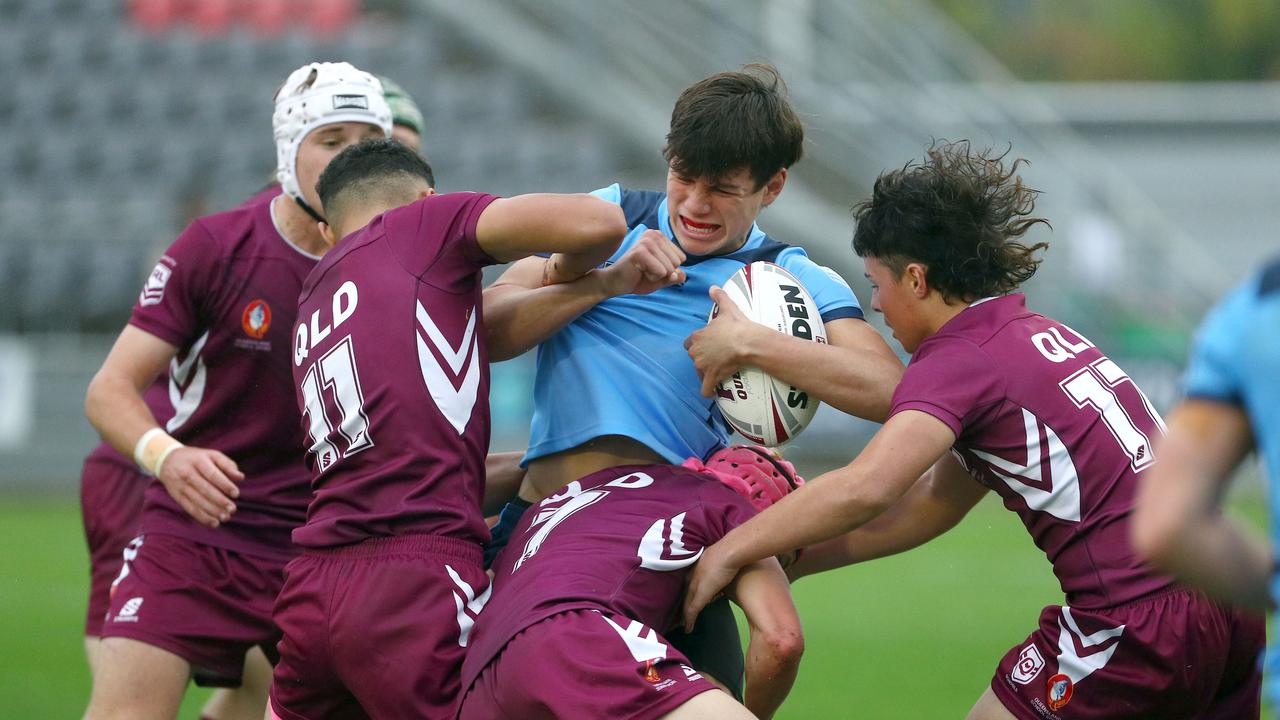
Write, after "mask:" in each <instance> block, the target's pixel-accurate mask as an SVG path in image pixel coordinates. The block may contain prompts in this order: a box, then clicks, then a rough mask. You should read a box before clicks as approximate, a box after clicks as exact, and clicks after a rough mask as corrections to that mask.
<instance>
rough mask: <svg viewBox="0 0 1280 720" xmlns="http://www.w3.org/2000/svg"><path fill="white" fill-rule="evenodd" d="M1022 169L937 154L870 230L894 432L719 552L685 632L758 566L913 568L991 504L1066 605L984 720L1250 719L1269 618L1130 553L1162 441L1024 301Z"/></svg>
mask: <svg viewBox="0 0 1280 720" xmlns="http://www.w3.org/2000/svg"><path fill="white" fill-rule="evenodd" d="M1018 164H1019V163H1018V162H1014V163H1012V164H1010V165H1006V164H1005V162H1004V158H1003V156H992V155H991V154H989V153H985V152H977V151H974V150H973V149H972V148H970V146H969V145H968V143H963V142H962V143H955V144H950V143H940V144H938V145H935V146H934V147H933V148H932V149H931V150H930V152H929V154H928V156H927V158H926V159H925V160H924V161H923V162H921V163H913V164H910V165H908V166H906V167H905V168H903V169H901V170H895V171H892V172H888V173H885V174H882V175H881V176H880V177H879V179H878V180H877V181H876V184H875V188H874V191H873V194H872V196H871V198H870V199H868V200H866V201H865V202H863V203H861V204H859V205H858V206H857V208H856V210H855V218H856V220H857V230H856V232H855V234H854V250H855V252H857V254H858V255H859V256H861V257H862V258H863V259H864V263H865V267H866V272H867V276H868V277H869V278H870V279H871V282H872V283H873V285H874V286H875V291H874V294H873V296H872V306H873V307H874V308H875V309H877V310H880V311H882V312H883V313H884V315H885V321H886V322H887V323H888V325H889V326H890V327H891V328H892V329H893V333H894V337H896V338H897V339H898V341H899V342H901V343H902V346H903V348H904V349H905V350H906V351H907V352H910V353H912V358H911V362H910V363H909V364H908V366H907V370H906V373H905V375H904V376H903V378H902V382H901V383H900V384H899V385H898V388H897V390H896V391H895V392H894V395H893V408H892V410H891V413H890V417H889V420H888V421H887V422H886V423H885V425H884V427H883V428H882V429H881V430H880V431H879V432H878V433H876V435H875V437H873V438H872V440H871V442H870V443H869V444H868V445H867V447H866V448H865V449H864V450H863V451H862V453H861V454H859V455H858V457H857V458H856V459H854V461H853V462H852V463H850V464H849V465H848V466H847V467H844V468H840V469H837V470H835V471H832V472H830V473H828V474H826V475H823V476H821V477H819V478H817V479H816V480H814V481H812V482H810V483H809V484H808V485H807V486H806V487H805V488H802V489H801V490H800V491H799V492H797V493H794V494H793V495H791V496H789V497H788V498H786V499H784V500H783V501H782V502H780V503H778V504H777V506H775V507H771V508H769V509H767V510H766V511H764V512H763V513H761V514H760V515H759V516H757V517H756V518H754V519H752V520H750V521H748V522H747V523H746V524H744V525H742V526H740V527H738V528H737V529H735V530H733V531H732V532H730V533H729V534H728V535H726V536H725V538H724V539H723V540H721V541H720V542H718V543H716V544H715V545H713V546H712V547H710V548H708V549H707V551H706V553H705V554H704V555H703V557H702V559H701V560H700V561H699V564H698V566H697V567H696V568H695V570H694V572H693V575H692V579H691V581H690V584H689V592H688V596H687V598H686V607H685V621H686V623H691V622H692V621H693V619H694V618H695V617H696V615H697V613H698V611H699V610H700V609H701V608H702V607H703V606H704V605H705V604H706V603H707V602H708V601H709V600H710V599H711V598H712V597H714V596H715V594H716V593H718V592H719V591H720V589H721V588H722V587H724V586H725V585H726V584H727V583H728V582H729V581H731V580H732V579H733V577H735V576H736V574H737V572H738V571H739V570H740V569H741V568H742V567H746V566H747V565H749V564H750V563H752V562H755V561H756V560H759V559H760V558H764V557H769V556H771V555H776V554H778V553H784V552H788V551H792V550H795V549H796V548H802V547H803V548H805V550H804V551H803V554H802V556H801V557H800V558H799V560H798V561H797V562H796V564H795V565H794V566H793V568H792V574H793V575H794V576H802V575H805V574H808V573H812V572H817V571H820V570H828V569H831V568H835V567H841V566H844V565H848V564H851V563H855V562H862V561H866V560H871V559H874V558H877V557H883V556H885V555H891V554H894V553H898V552H903V551H906V550H909V549H911V548H914V547H916V546H918V545H921V544H923V543H925V542H928V541H929V540H931V539H933V538H935V537H937V536H938V535H941V534H942V533H944V532H946V531H947V530H949V529H950V528H952V527H953V526H955V524H956V523H958V522H959V521H960V520H961V519H962V518H963V517H964V515H965V514H966V513H967V512H968V511H969V510H970V509H971V508H973V506H974V505H975V504H976V503H977V502H978V501H979V500H980V499H981V498H982V497H983V496H984V495H985V494H986V493H987V491H988V490H995V491H996V492H997V493H998V494H999V495H1000V496H1001V498H1002V499H1003V500H1004V503H1005V506H1006V507H1008V508H1009V509H1010V510H1012V511H1014V512H1016V513H1018V515H1019V517H1020V518H1021V519H1022V521H1023V524H1024V525H1025V526H1026V528H1027V530H1028V532H1029V533H1030V534H1031V536H1032V539H1033V540H1034V541H1035V542H1036V544H1037V546H1039V547H1040V549H1041V550H1042V551H1044V553H1045V555H1046V556H1047V558H1048V559H1049V561H1050V562H1051V563H1052V565H1053V570H1054V574H1055V575H1057V577H1058V579H1059V582H1060V583H1061V585H1062V590H1063V592H1064V594H1065V595H1066V604H1065V605H1062V606H1050V607H1047V608H1045V609H1044V611H1043V612H1042V614H1041V616H1040V623H1039V628H1038V629H1037V630H1036V631H1034V632H1033V633H1032V634H1031V635H1030V637H1028V638H1027V640H1026V641H1024V642H1022V643H1020V644H1019V645H1018V646H1016V647H1014V648H1013V649H1012V650H1010V651H1009V652H1008V654H1007V655H1005V656H1004V658H1003V659H1002V660H1001V661H1000V664H999V667H998V669H997V670H996V673H995V676H994V677H993V678H992V681H991V685H990V687H988V688H987V690H986V691H985V692H984V693H983V694H982V695H981V697H979V699H978V701H977V703H976V704H975V706H974V707H973V709H972V710H971V711H970V714H969V717H970V718H973V719H975V720H978V719H984V720H985V719H988V718H991V719H997V718H999V719H1006V718H1019V719H1021V720H1033V719H1034V720H1044V719H1046V718H1091V719H1092V718H1116V717H1124V718H1170V719H1171V718H1223V719H1225V718H1244V717H1257V716H1258V712H1259V682H1260V676H1259V672H1258V669H1257V667H1256V658H1257V655H1258V651H1259V650H1260V648H1261V644H1262V640H1263V626H1262V622H1261V620H1260V619H1259V618H1257V617H1255V616H1253V615H1248V614H1244V613H1242V612H1240V611H1237V610H1234V609H1232V608H1230V607H1227V606H1223V605H1220V604H1217V603H1215V602H1212V601H1210V600H1209V599H1207V598H1205V597H1204V596H1202V595H1200V594H1199V593H1197V592H1195V591H1192V590H1189V589H1187V588H1184V587H1181V586H1178V585H1176V584H1175V583H1174V581H1173V579H1172V578H1170V577H1169V576H1167V575H1164V574H1162V573H1160V572H1158V571H1156V570H1155V569H1153V568H1152V567H1150V566H1149V565H1147V564H1146V563H1145V562H1144V561H1143V560H1142V558H1140V557H1139V556H1138V554H1137V553H1136V552H1135V550H1134V548H1133V545H1132V544H1131V542H1130V538H1129V531H1130V513H1131V511H1132V509H1133V502H1134V495H1135V492H1136V490H1137V484H1138V477H1139V475H1140V474H1141V473H1143V472H1145V471H1147V470H1148V469H1149V468H1151V467H1152V466H1153V464H1154V463H1156V462H1163V461H1167V460H1160V459H1159V456H1158V453H1159V450H1158V449H1156V450H1155V451H1154V452H1153V448H1152V446H1153V443H1154V442H1155V441H1156V440H1158V439H1159V438H1160V436H1161V435H1162V434H1163V431H1164V428H1163V424H1162V422H1161V420H1160V418H1159V416H1158V415H1157V414H1156V412H1155V410H1154V409H1153V408H1152V406H1151V403H1150V402H1148V400H1147V398H1146V396H1145V395H1143V393H1142V391H1141V390H1140V389H1139V388H1138V387H1137V385H1136V384H1135V383H1134V382H1133V380H1132V379H1130V378H1129V376H1127V375H1126V374H1125V373H1124V372H1123V370H1121V369H1120V367H1119V366H1118V365H1117V364H1116V363H1115V362H1113V361H1112V360H1110V359H1109V358H1107V357H1106V356H1105V355H1103V354H1102V353H1101V352H1100V351H1099V350H1098V349H1097V348H1096V347H1095V346H1094V345H1093V343H1091V342H1089V340H1087V339H1086V338H1084V337H1082V336H1081V335H1080V334H1078V333H1076V332H1075V331H1073V330H1072V329H1071V328H1069V327H1067V326H1066V325H1064V324H1062V323H1060V322H1057V321H1055V320H1052V319H1050V318H1047V317H1044V316H1042V315H1038V314H1036V313H1033V312H1031V311H1030V310H1028V309H1027V307H1026V302H1025V298H1024V296H1023V295H1022V294H1020V293H1015V292H1013V291H1014V290H1016V289H1017V287H1018V286H1019V285H1020V284H1021V283H1023V282H1025V281H1026V280H1027V279H1029V278H1030V277H1031V276H1032V275H1033V274H1034V272H1035V270H1036V268H1037V266H1038V264H1039V262H1040V261H1039V259H1038V258H1036V257H1035V253H1036V252H1037V251H1040V250H1042V249H1044V248H1045V247H1046V245H1045V244H1044V243H1037V244H1034V245H1026V244H1024V243H1023V242H1021V238H1022V237H1023V235H1024V234H1025V233H1026V232H1027V231H1028V230H1029V229H1031V228H1032V227H1033V226H1034V225H1036V224H1039V223H1044V222H1045V221H1044V220H1043V219H1042V218H1037V217H1032V216H1031V215H1030V214H1031V212H1033V209H1034V200H1035V191H1034V190H1031V189H1029V188H1027V187H1026V186H1025V185H1024V184H1023V182H1022V179H1021V177H1020V176H1019V175H1018V174H1017V169H1018Z"/></svg>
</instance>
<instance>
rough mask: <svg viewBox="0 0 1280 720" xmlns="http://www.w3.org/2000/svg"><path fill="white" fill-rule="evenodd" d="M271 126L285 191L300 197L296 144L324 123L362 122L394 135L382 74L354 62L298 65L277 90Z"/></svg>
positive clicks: (277, 163) (277, 170)
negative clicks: (379, 79)
mask: <svg viewBox="0 0 1280 720" xmlns="http://www.w3.org/2000/svg"><path fill="white" fill-rule="evenodd" d="M275 102H276V109H275V113H274V114H272V116H271V127H272V130H273V131H274V135H275V140H276V178H277V179H279V180H280V186H281V187H282V188H284V191H285V193H287V194H288V195H289V196H290V197H293V198H295V199H302V189H301V188H300V187H299V186H298V173H297V166H298V146H300V145H301V144H302V139H303V138H305V137H306V136H307V133H309V132H311V131H312V130H315V129H316V128H318V127H321V126H323V125H333V124H334V123H342V122H362V123H369V124H370V125H377V126H378V127H380V128H382V132H383V133H384V134H385V135H386V136H387V137H390V136H391V108H390V107H388V106H387V101H386V98H384V97H383V95H382V83H380V82H378V78H376V77H374V76H373V75H370V74H369V73H367V72H364V71H363V70H358V69H356V67H355V66H353V65H351V64H350V63H345V62H336V63H310V64H308V65H303V66H302V67H300V68H298V69H297V70H294V71H293V72H292V73H290V74H289V77H288V79H286V80H285V81H284V84H283V85H281V86H280V89H279V90H277V91H276V99H275Z"/></svg>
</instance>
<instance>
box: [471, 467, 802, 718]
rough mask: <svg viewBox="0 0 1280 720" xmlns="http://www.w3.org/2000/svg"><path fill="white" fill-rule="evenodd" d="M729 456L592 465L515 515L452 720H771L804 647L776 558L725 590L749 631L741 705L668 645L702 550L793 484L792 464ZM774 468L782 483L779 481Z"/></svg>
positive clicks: (795, 481) (474, 634)
mask: <svg viewBox="0 0 1280 720" xmlns="http://www.w3.org/2000/svg"><path fill="white" fill-rule="evenodd" d="M735 451H736V452H738V453H739V454H740V455H745V458H743V457H739V458H736V460H737V462H732V461H731V462H723V463H712V464H711V467H705V466H702V465H701V464H700V463H699V464H698V465H697V467H698V468H701V469H702V471H703V472H698V471H695V470H691V469H689V468H685V467H679V466H674V465H635V466H625V467H617V468H610V469H607V470H602V471H600V472H597V473H593V474H591V475H588V476H586V477H584V478H582V479H580V480H575V481H573V482H571V483H569V485H568V486H566V487H565V488H564V489H562V490H561V491H560V492H558V493H556V494H555V495H552V496H551V497H548V498H547V499H545V500H543V501H541V502H540V503H538V504H537V505H536V506H535V507H534V508H533V509H531V510H530V511H529V512H527V513H525V514H524V517H523V519H522V520H521V522H520V524H519V525H518V526H517V528H516V531H515V533H514V534H513V539H512V542H511V543H510V544H509V545H508V546H507V548H506V549H505V550H504V551H503V553H502V554H501V555H500V556H499V558H498V560H497V563H496V564H495V566H494V570H495V572H494V580H493V592H492V595H491V596H490V598H489V602H488V603H487V604H486V606H485V610H484V612H482V613H481V614H480V618H479V619H478V620H477V621H476V625H475V627H474V628H473V630H472V636H471V642H470V648H469V650H468V652H467V658H466V660H465V661H464V662H463V668H462V688H463V699H462V702H461V704H460V710H459V714H458V717H459V718H461V719H462V720H500V719H501V718H509V717H518V718H522V719H524V720H535V719H536V718H547V719H548V720H550V719H552V718H613V719H615V720H649V719H650V718H668V719H670V720H675V719H677V718H707V719H709V720H723V719H725V718H752V717H761V718H768V717H771V716H772V715H773V713H774V711H775V710H777V709H778V706H779V705H781V703H782V701H783V699H784V698H785V697H786V695H787V692H788V690H790V688H791V684H792V682H793V681H794V680H795V675H796V670H797V668H798V667H799V663H800V654H801V652H802V651H803V642H804V641H803V637H802V634H801V631H800V620H799V618H798V617H797V616H796V610H795V606H794V605H793V604H792V602H791V592H790V587H789V586H788V584H787V578H786V575H784V574H783V572H782V569H781V567H779V565H778V561H777V560H775V559H773V558H767V559H765V560H762V561H760V562H758V563H755V564H754V565H752V566H750V567H748V568H746V569H745V570H744V571H743V572H742V573H741V575H739V577H738V579H737V581H736V582H735V583H734V585H733V588H732V589H731V591H730V595H731V596H732V597H733V600H734V602H735V603H737V604H738V605H739V606H740V607H741V608H743V610H744V611H745V613H746V616H747V622H748V624H749V626H750V630H751V646H750V649H749V651H748V653H747V657H748V661H747V666H746V677H747V687H746V708H744V707H743V706H742V705H739V704H738V703H737V702H736V701H735V700H734V699H733V698H732V697H730V696H729V695H728V694H726V693H724V692H722V691H721V690H720V689H718V688H717V687H716V686H715V685H712V684H711V683H710V682H709V681H707V680H706V679H704V678H703V676H702V675H701V674H700V673H698V672H696V671H695V670H694V668H693V667H692V666H691V665H690V664H689V662H688V660H687V659H686V658H685V657H684V656H683V655H682V654H681V653H680V652H679V651H678V650H676V649H675V648H672V647H670V643H669V642H668V641H667V639H666V637H665V636H666V633H667V632H668V631H669V630H670V629H672V628H673V626H675V624H676V622H677V620H678V618H677V611H678V608H679V605H680V597H681V594H682V592H683V585H684V577H685V575H686V574H687V572H688V570H689V568H690V566H692V565H693V563H695V562H697V560H698V556H699V555H700V554H701V552H702V548H703V547H705V546H706V545H708V544H709V543H711V542H714V541H715V540H716V539H718V538H720V537H721V536H723V535H724V533H725V532H726V531H728V529H729V528H732V527H734V526H735V525H738V524H740V523H742V522H743V521H745V520H746V519H747V518H749V517H751V516H752V515H753V514H755V509H754V508H753V505H754V506H756V507H760V506H767V504H768V503H770V502H773V501H775V500H776V499H778V498H780V497H782V496H783V495H785V494H786V492H788V491H789V488H790V487H794V486H795V485H796V484H798V482H799V481H798V479H797V478H796V477H795V475H794V468H791V467H790V463H785V462H779V461H768V462H765V463H763V464H764V465H766V466H767V467H768V470H767V471H766V470H760V469H757V468H758V466H757V465H756V464H754V463H752V462H751V458H752V457H753V454H752V452H751V450H749V449H748V450H738V449H735ZM727 459H728V458H727ZM757 459H758V458H757ZM775 465H777V466H784V465H785V467H783V468H781V472H783V473H785V474H786V475H788V477H786V478H783V479H782V482H780V483H776V484H775V483H774V482H773V478H771V477H769V476H770V475H772V474H775V473H777V472H778V470H775V469H774V466H775ZM712 468H722V469H721V470H717V469H712ZM760 476H763V477H760ZM729 488H733V490H730V489H729ZM735 490H736V492H735ZM757 491H767V494H763V495H762V494H760V493H758V492H757ZM744 498H745V499H744ZM748 710H749V712H748Z"/></svg>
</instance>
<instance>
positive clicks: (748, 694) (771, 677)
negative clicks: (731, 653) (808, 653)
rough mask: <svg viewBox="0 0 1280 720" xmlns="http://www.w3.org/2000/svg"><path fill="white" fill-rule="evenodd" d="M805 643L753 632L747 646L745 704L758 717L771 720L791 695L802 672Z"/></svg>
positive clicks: (796, 639)
mask: <svg viewBox="0 0 1280 720" xmlns="http://www.w3.org/2000/svg"><path fill="white" fill-rule="evenodd" d="M803 650H804V641H803V640H802V639H801V638H799V637H794V638H782V637H764V636H761V634H758V633H755V632H752V633H751V641H750V643H749V644H748V645H747V662H746V691H745V698H744V700H745V703H744V704H745V705H746V706H747V709H748V710H750V711H751V712H753V713H755V715H756V717H759V718H764V719H767V718H771V717H773V714H774V713H776V712H777V711H778V708H780V707H782V702H783V701H784V700H786V699H787V694H788V693H790V692H791V686H792V685H793V684H794V683H795V681H796V673H797V672H798V671H799V669H800V656H801V654H802V652H803Z"/></svg>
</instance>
